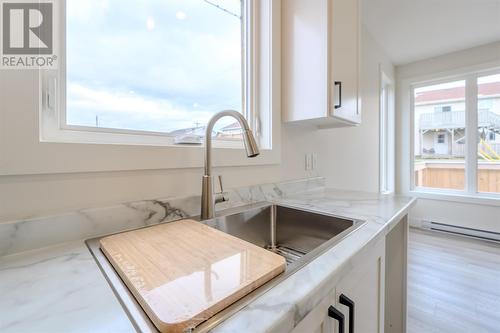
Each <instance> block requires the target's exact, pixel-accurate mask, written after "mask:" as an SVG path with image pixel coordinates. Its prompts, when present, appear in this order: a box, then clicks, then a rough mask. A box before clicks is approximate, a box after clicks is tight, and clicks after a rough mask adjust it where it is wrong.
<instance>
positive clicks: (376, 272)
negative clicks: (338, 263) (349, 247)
mask: <svg viewBox="0 0 500 333" xmlns="http://www.w3.org/2000/svg"><path fill="white" fill-rule="evenodd" d="M365 251H368V254H366V255H363V256H360V257H359V262H356V263H355V265H354V268H353V270H352V271H351V272H350V273H349V275H347V276H346V277H344V278H342V280H341V281H339V283H337V286H336V287H335V296H336V297H335V299H336V305H335V307H336V308H337V309H338V310H340V311H341V312H342V313H344V315H345V318H346V324H345V333H348V332H349V333H352V332H354V333H382V332H384V303H385V301H384V300H385V297H384V295H385V243H384V241H383V240H381V241H379V242H378V243H377V244H375V246H373V247H371V246H369V247H368V248H366V249H365ZM355 261H357V260H356V259H355ZM343 296H346V297H347V298H348V299H349V300H351V301H352V302H353V304H354V316H353V317H352V313H351V312H350V309H349V307H348V306H346V305H345V304H346V303H348V302H344V304H341V302H340V300H341V298H342V297H343ZM353 318H354V330H350V328H349V326H350V324H351V321H352V319H353ZM339 333H342V332H339Z"/></svg>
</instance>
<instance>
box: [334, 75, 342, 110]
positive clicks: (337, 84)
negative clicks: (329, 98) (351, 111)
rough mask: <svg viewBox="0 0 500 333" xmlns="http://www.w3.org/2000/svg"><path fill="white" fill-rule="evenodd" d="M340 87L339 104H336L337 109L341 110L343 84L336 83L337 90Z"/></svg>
mask: <svg viewBox="0 0 500 333" xmlns="http://www.w3.org/2000/svg"><path fill="white" fill-rule="evenodd" d="M336 87H339V95H338V96H339V104H335V109H340V108H341V107H342V82H341V81H335V88H336Z"/></svg>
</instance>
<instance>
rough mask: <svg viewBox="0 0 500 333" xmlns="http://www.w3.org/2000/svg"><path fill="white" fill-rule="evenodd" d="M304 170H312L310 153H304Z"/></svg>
mask: <svg viewBox="0 0 500 333" xmlns="http://www.w3.org/2000/svg"><path fill="white" fill-rule="evenodd" d="M305 170H306V171H310V170H312V159H311V155H310V154H306V155H305Z"/></svg>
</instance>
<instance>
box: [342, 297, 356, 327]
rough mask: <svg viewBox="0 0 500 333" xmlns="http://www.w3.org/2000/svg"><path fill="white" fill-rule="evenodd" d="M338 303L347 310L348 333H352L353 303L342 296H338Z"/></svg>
mask: <svg viewBox="0 0 500 333" xmlns="http://www.w3.org/2000/svg"><path fill="white" fill-rule="evenodd" d="M339 303H340V304H343V305H345V306H347V307H348V308H349V333H354V302H353V301H352V300H351V299H350V298H349V297H347V296H346V295H344V294H342V295H340V296H339Z"/></svg>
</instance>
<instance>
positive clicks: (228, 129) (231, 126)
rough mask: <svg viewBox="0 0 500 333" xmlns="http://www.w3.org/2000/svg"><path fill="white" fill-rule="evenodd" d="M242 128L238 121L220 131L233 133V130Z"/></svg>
mask: <svg viewBox="0 0 500 333" xmlns="http://www.w3.org/2000/svg"><path fill="white" fill-rule="evenodd" d="M240 128H241V126H240V123H238V122H237V121H236V122H234V123H232V124H229V125H227V126H224V127H222V128H221V129H220V130H221V131H223V132H225V131H233V130H237V129H240Z"/></svg>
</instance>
